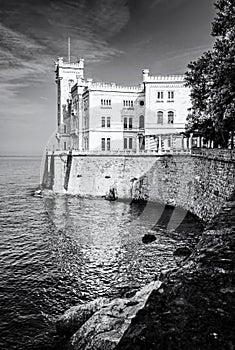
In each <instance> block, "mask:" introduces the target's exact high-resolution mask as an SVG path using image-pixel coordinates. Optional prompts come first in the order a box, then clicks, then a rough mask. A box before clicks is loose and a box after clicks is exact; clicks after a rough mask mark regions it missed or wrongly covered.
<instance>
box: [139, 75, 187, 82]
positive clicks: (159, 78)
mask: <svg viewBox="0 0 235 350" xmlns="http://www.w3.org/2000/svg"><path fill="white" fill-rule="evenodd" d="M144 82H145V83H153V82H156V83H176V82H178V83H179V82H182V83H184V82H185V77H184V75H183V74H178V75H156V76H153V75H148V76H147V77H145V80H144Z"/></svg>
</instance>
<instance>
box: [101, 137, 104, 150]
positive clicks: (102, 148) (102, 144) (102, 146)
mask: <svg viewBox="0 0 235 350" xmlns="http://www.w3.org/2000/svg"><path fill="white" fill-rule="evenodd" d="M101 150H102V151H105V139H104V138H102V139H101Z"/></svg>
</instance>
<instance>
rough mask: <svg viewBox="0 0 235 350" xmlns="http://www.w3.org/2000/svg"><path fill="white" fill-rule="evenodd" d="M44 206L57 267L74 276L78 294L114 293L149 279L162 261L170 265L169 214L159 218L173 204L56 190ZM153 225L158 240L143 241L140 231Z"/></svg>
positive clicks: (173, 241) (172, 246) (172, 240)
mask: <svg viewBox="0 0 235 350" xmlns="http://www.w3.org/2000/svg"><path fill="white" fill-rule="evenodd" d="M45 206H46V210H47V212H48V214H49V216H50V218H51V220H52V221H53V223H54V225H55V227H56V230H55V233H54V236H53V237H52V239H51V245H52V247H51V249H52V250H53V251H54V254H55V256H56V259H57V262H58V264H59V266H60V268H61V269H62V270H63V271H64V272H66V273H67V274H69V275H70V276H71V277H73V278H75V279H76V280H77V284H78V285H79V290H78V291H77V292H78V294H79V296H80V297H81V298H84V297H87V298H88V299H93V298H94V297H97V296H104V295H106V296H107V295H109V296H114V295H117V294H118V293H119V292H120V290H121V289H122V288H126V287H127V286H128V288H130V289H131V288H136V287H140V286H142V285H144V284H145V283H147V282H149V281H151V280H152V279H153V278H155V277H156V275H158V274H159V273H160V270H161V268H162V266H164V268H165V267H168V268H169V267H174V266H175V263H176V261H175V258H174V257H173V251H174V249H175V247H176V245H177V240H176V239H175V238H174V237H173V236H169V235H167V234H166V226H167V222H168V221H169V218H168V219H167V220H165V221H164V217H165V219H166V218H167V211H168V214H169V215H168V216H169V217H170V213H171V212H172V209H169V208H168V209H167V208H166V207H165V206H164V205H162V204H159V203H157V204H150V203H149V204H147V206H146V205H145V204H144V203H142V204H140V205H139V204H137V203H133V204H131V205H130V204H129V203H124V202H108V201H104V200H103V199H85V198H79V197H76V196H56V197H48V198H46V199H45ZM146 209H147V210H146ZM161 218H162V219H161ZM159 219H160V220H159ZM156 223H157V225H156ZM154 225H155V226H154ZM152 228H154V229H155V234H156V236H157V240H156V241H155V242H154V243H152V244H151V245H148V246H146V245H144V244H143V243H142V236H143V235H144V233H146V232H147V231H148V230H149V229H152ZM166 265H167V266H166Z"/></svg>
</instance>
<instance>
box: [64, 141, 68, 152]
mask: <svg viewBox="0 0 235 350" xmlns="http://www.w3.org/2000/svg"><path fill="white" fill-rule="evenodd" d="M66 148H67V145H66V142H64V151H66Z"/></svg>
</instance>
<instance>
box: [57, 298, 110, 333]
mask: <svg viewBox="0 0 235 350" xmlns="http://www.w3.org/2000/svg"><path fill="white" fill-rule="evenodd" d="M108 303H109V299H107V298H97V299H95V300H93V301H90V302H88V303H86V304H83V305H77V306H72V307H71V308H70V309H69V310H67V311H66V312H65V313H64V314H63V315H62V316H60V317H59V318H58V319H57V321H56V330H57V333H58V334H59V335H66V336H71V335H72V334H74V333H75V332H76V331H77V330H78V329H79V328H80V327H81V326H82V325H83V324H84V323H85V322H86V321H87V320H88V319H89V318H90V317H91V316H92V315H93V314H94V313H95V312H96V311H98V310H99V309H100V308H102V307H103V306H104V305H107V304H108Z"/></svg>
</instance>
